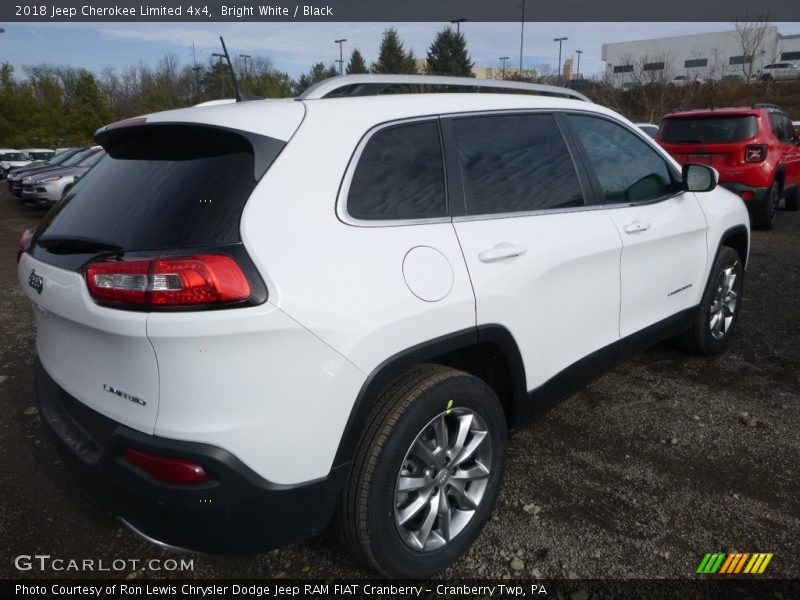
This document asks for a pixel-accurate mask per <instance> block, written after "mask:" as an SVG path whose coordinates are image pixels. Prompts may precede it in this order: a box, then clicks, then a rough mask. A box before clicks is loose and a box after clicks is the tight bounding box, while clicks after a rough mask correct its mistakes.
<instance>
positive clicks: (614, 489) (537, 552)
mask: <svg viewBox="0 0 800 600" xmlns="http://www.w3.org/2000/svg"><path fill="white" fill-rule="evenodd" d="M41 216H42V213H41V211H32V210H29V209H26V208H24V207H23V206H21V205H20V204H19V203H18V202H17V201H16V200H14V199H12V197H11V196H10V194H9V193H8V192H7V191H6V190H5V185H4V184H2V191H0V285H2V293H0V331H1V332H2V340H3V343H2V347H0V455H2V457H3V460H4V465H3V469H0V536H2V540H3V541H4V543H3V550H2V558H0V576H3V577H15V576H20V575H21V574H20V573H19V572H17V571H16V569H15V568H14V565H13V559H14V557H15V556H17V555H19V554H37V553H38V554H49V555H51V556H53V557H63V558H67V559H69V558H104V559H105V560H112V559H115V558H119V559H142V560H144V559H148V558H164V557H168V556H170V555H168V554H166V553H165V552H164V551H162V550H160V549H158V548H157V547H155V546H152V545H150V544H148V543H147V542H144V541H142V540H140V539H139V538H137V537H136V536H135V535H133V534H132V533H130V532H129V531H128V530H127V529H125V528H124V527H123V526H122V525H121V524H120V523H119V522H118V521H116V520H115V519H114V518H113V517H112V516H111V515H110V514H108V513H107V512H105V511H104V510H103V508H102V507H100V506H99V505H98V504H97V503H96V501H95V500H94V499H93V498H92V496H91V495H90V494H89V493H88V492H87V491H86V490H84V489H83V488H82V487H81V486H80V485H79V484H78V483H77V481H76V480H75V479H74V478H73V476H72V475H70V473H69V472H66V471H64V469H63V465H62V463H61V461H60V460H59V457H58V454H57V452H56V450H55V448H54V447H53V445H52V444H51V442H50V439H49V437H47V436H46V435H45V432H44V431H43V429H42V425H41V423H40V421H39V417H38V416H37V414H36V409H35V408H34V407H33V405H34V400H33V378H32V369H31V365H32V359H31V349H32V344H33V321H32V315H31V310H30V307H29V305H28V303H27V301H26V300H25V298H24V297H23V295H22V293H21V292H20V291H19V290H18V286H17V282H16V268H15V263H14V258H13V257H14V254H15V250H16V245H17V241H18V239H19V236H20V234H21V232H22V231H23V230H24V229H25V228H26V227H29V226H32V225H34V224H35V223H36V222H37V220H38V219H39V218H40V217H41ZM799 249H800V213H787V212H781V214H780V215H779V219H778V225H777V229H776V230H774V231H772V232H754V237H753V249H752V254H751V262H750V264H749V268H748V271H747V277H746V282H745V298H746V300H745V303H744V305H743V312H742V318H741V320H740V326H739V329H738V332H737V333H736V335H735V339H733V340H732V345H731V347H730V349H729V351H728V352H727V353H725V354H724V355H722V356H718V357H713V358H697V357H690V356H685V355H683V354H680V353H679V352H677V351H676V350H674V349H673V348H671V347H670V346H669V345H666V344H664V345H659V346H657V347H655V348H652V349H651V350H649V351H648V352H646V353H644V354H642V355H640V356H639V357H637V358H635V359H633V360H631V361H629V362H627V363H625V364H623V365H622V366H621V367H619V368H617V369H616V370H614V371H613V372H611V373H609V374H608V375H606V376H605V377H603V378H601V379H599V380H598V381H596V382H595V383H594V384H593V385H591V386H590V387H588V388H586V389H585V390H584V391H583V392H581V393H579V394H577V395H575V396H573V397H572V398H570V399H569V400H567V401H566V402H564V403H562V404H561V405H560V406H558V407H557V408H555V409H553V410H552V411H551V412H549V413H548V414H547V415H546V416H545V417H544V418H542V419H540V420H539V421H538V422H537V423H535V424H534V425H533V426H532V427H531V428H530V429H527V430H525V431H522V432H519V433H518V434H516V435H515V436H514V437H513V438H512V440H511V443H510V445H509V456H508V465H507V471H506V475H505V480H504V483H503V486H502V491H501V493H500V498H499V502H498V506H497V507H496V510H495V515H494V516H493V518H492V520H491V521H490V522H489V524H488V525H487V526H486V528H485V530H484V532H483V534H482V535H481V536H480V538H479V539H478V540H477V542H476V543H475V545H474V546H473V547H472V549H471V551H470V552H469V553H468V554H467V556H465V557H464V558H463V559H462V560H461V561H460V562H459V563H458V564H456V565H455V566H453V567H452V568H450V569H449V570H448V571H447V572H445V573H443V575H442V577H444V578H448V579H450V578H461V577H475V576H478V577H503V576H512V577H515V578H516V577H530V578H540V577H541V578H564V577H571V578H581V579H583V578H663V577H666V578H683V577H689V576H692V575H693V574H694V570H695V569H696V567H697V565H698V564H699V562H700V560H701V559H702V557H703V555H704V554H705V553H706V552H713V551H727V552H731V551H734V550H737V551H743V552H773V553H775V557H774V558H773V560H772V562H771V564H770V566H769V568H768V569H767V573H766V575H769V576H772V577H784V578H787V577H788V578H798V577H800V561H799V560H798V558H797V557H798V556H800V501H798V498H799V497H800V493H799V492H800V485H798V471H800V462H798V456H800V402H799V400H800V381H798V376H797V368H796V366H795V365H797V364H800V305H799V304H798V297H800V250H799ZM66 574H67V575H73V576H75V575H76V574H69V573H66ZM24 575H35V576H56V575H59V573H53V572H45V573H38V572H36V573H27V574H24ZM61 575H64V574H61ZM119 575H121V576H124V575H128V573H125V572H123V573H120V574H119ZM136 575H137V573H135V572H134V573H130V576H136ZM147 575H154V576H166V574H164V573H163V572H161V573H145V574H143V576H147ZM175 575H176V576H177V575H178V574H175ZM183 575H186V573H184V574H183ZM190 575H191V576H194V577H220V578H225V577H227V578H258V577H314V578H333V577H369V576H371V575H373V573H371V572H370V571H368V570H366V569H365V568H364V567H362V566H361V565H359V564H358V563H356V562H355V561H353V560H352V559H351V558H350V557H349V556H348V555H347V554H346V553H345V552H344V551H343V549H342V547H341V546H340V545H339V544H338V543H337V541H336V539H335V537H334V536H333V535H332V534H331V533H326V534H324V535H322V536H320V537H319V538H316V539H313V540H311V541H309V542H306V543H304V544H299V545H294V546H291V547H287V548H283V549H280V550H276V551H273V552H268V553H264V554H260V555H254V556H246V557H217V556H195V557H194V571H193V573H191V574H190Z"/></svg>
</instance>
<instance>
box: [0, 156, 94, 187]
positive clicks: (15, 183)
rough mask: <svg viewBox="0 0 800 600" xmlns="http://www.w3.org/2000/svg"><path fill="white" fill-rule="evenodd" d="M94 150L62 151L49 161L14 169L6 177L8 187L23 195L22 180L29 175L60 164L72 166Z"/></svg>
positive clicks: (36, 162) (32, 163) (34, 162)
mask: <svg viewBox="0 0 800 600" xmlns="http://www.w3.org/2000/svg"><path fill="white" fill-rule="evenodd" d="M99 149H100V148H99V146H98V147H96V148H95V150H94V151H95V152H96V151H97V150H99ZM91 153H92V151H91V149H90V148H73V149H70V150H67V151H65V152H62V153H61V154H56V155H55V156H54V157H53V158H51V159H50V160H48V161H33V162H31V163H29V164H27V165H25V166H24V167H19V168H16V169H14V170H12V171H11V172H10V173H9V174H8V177H7V178H6V183H7V184H8V189H9V191H10V192H11V193H13V194H14V195H15V196H18V197H20V198H21V197H22V180H23V179H24V178H25V177H27V176H28V175H34V174H36V173H42V172H44V171H48V170H50V169H54V168H57V167H60V166H64V167H67V166H72V165H74V164H75V163H77V162H79V161H80V160H82V159H83V158H85V157H86V156H88V155H89V154H91Z"/></svg>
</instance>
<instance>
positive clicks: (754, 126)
mask: <svg viewBox="0 0 800 600" xmlns="http://www.w3.org/2000/svg"><path fill="white" fill-rule="evenodd" d="M756 133H758V123H757V122H756V118H755V117H754V116H752V115H741V116H719V117H683V118H678V119H665V120H664V122H663V123H662V124H661V131H660V137H661V141H662V142H666V143H667V144H724V143H726V142H741V141H742V140H747V139H750V138H751V137H753V136H754V135H756Z"/></svg>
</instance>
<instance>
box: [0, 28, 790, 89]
mask: <svg viewBox="0 0 800 600" xmlns="http://www.w3.org/2000/svg"><path fill="white" fill-rule="evenodd" d="M445 25H446V24H443V23H47V24H39V23H10V24H7V25H6V24H0V27H3V28H4V29H5V30H6V31H5V33H3V34H0V61H9V62H11V63H12V64H13V65H14V67H15V68H16V69H18V74H21V72H22V67H23V66H24V65H32V64H37V63H42V62H46V63H51V64H58V65H68V66H72V67H84V68H87V69H90V70H92V71H95V72H99V71H100V70H101V69H103V68H104V67H116V68H124V67H126V66H130V65H136V64H138V63H139V62H144V63H147V64H155V63H156V62H157V61H158V60H159V59H160V58H161V57H162V56H163V55H164V54H165V53H167V52H171V53H173V54H175V55H176V56H177V57H178V59H179V60H180V61H181V62H183V63H186V64H189V63H191V61H192V42H194V43H195V45H196V48H197V58H198V61H202V62H207V61H208V60H209V57H210V53H211V52H218V51H219V36H220V35H223V36H224V37H225V42H226V44H227V45H228V49H229V50H230V52H231V54H232V55H236V54H240V53H245V54H252V55H260V56H265V57H268V58H270V59H271V60H272V62H273V63H274V65H275V67H276V68H278V69H280V70H283V71H287V72H288V73H289V74H290V75H292V76H297V75H299V74H300V73H302V72H304V71H307V70H308V69H309V67H310V65H311V64H312V63H314V62H317V61H320V60H322V61H324V62H325V63H327V64H329V63H332V62H333V61H334V60H335V59H337V58H339V56H338V54H339V52H338V46H337V45H336V44H334V43H333V40H334V39H338V38H347V40H348V41H347V42H346V43H345V45H344V51H345V59H346V58H347V56H348V55H349V54H350V52H351V51H352V49H353V48H358V49H359V50H360V51H361V53H362V54H363V55H364V56H365V58H366V59H367V62H368V63H370V62H372V61H374V60H375V59H376V58H377V54H378V45H379V44H380V40H381V34H382V33H383V31H384V29H386V28H387V27H390V26H394V27H396V28H397V30H398V32H399V34H400V38H401V39H402V40H403V42H404V43H405V45H406V47H407V48H411V49H413V50H414V53H415V54H416V56H417V57H418V58H424V57H425V54H426V51H427V48H428V46H429V45H430V43H431V40H432V39H433V36H434V35H435V33H436V32H437V31H438V30H440V29H442V28H443V27H444V26H445ZM777 26H778V30H779V31H780V32H781V33H782V34H785V35H786V34H799V33H800V23H778V24H777ZM730 29H733V25H732V24H731V23H526V24H525V47H524V64H525V66H526V67H530V66H533V65H535V64H539V63H549V64H551V65H553V68H555V66H556V63H557V61H558V44H556V43H554V42H553V41H552V40H553V38H555V37H564V36H566V37H568V38H569V39H568V40H567V41H565V42H564V45H563V54H562V58H563V59H566V58H569V57H572V56H573V52H574V51H575V50H582V51H583V54H582V55H581V72H583V73H585V74H587V75H592V74H600V73H601V72H602V71H603V62H602V61H601V60H600V48H601V46H602V44H604V43H607V42H621V41H629V40H640V39H649V38H655V37H668V36H672V35H686V34H692V33H703V32H713V31H726V30H730ZM461 31H462V33H464V34H465V35H466V38H467V48H468V50H469V52H470V55H471V57H472V60H473V61H475V63H476V65H477V66H482V67H492V66H498V65H499V64H500V61H499V60H498V57H500V56H510V57H511V60H510V61H509V65H514V66H515V65H517V64H519V43H520V24H519V23H518V22H516V23H477V22H475V23H472V22H467V23H463V24H462V25H461Z"/></svg>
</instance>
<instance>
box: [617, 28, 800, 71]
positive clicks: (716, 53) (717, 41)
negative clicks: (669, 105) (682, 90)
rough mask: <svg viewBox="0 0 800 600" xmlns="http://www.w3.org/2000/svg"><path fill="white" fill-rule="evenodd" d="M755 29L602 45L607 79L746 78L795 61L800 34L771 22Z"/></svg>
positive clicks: (799, 55)
mask: <svg viewBox="0 0 800 600" xmlns="http://www.w3.org/2000/svg"><path fill="white" fill-rule="evenodd" d="M762 27H763V26H762ZM760 33H761V32H757V31H755V28H754V30H752V31H747V30H745V32H744V33H740V32H737V31H736V30H731V31H721V32H717V33H700V34H694V35H681V36H675V37H667V38H656V39H649V40H639V41H635V42H618V43H612V44H603V47H602V56H601V57H602V59H603V60H604V61H605V62H606V71H605V75H606V79H607V80H608V81H610V82H612V83H614V84H615V85H623V84H625V83H626V82H632V81H637V82H646V81H669V80H670V79H672V78H673V77H675V76H676V75H686V76H688V77H690V78H700V79H715V80H721V79H723V78H726V79H736V78H746V77H748V76H756V75H757V74H758V71H759V70H760V69H761V68H762V67H763V66H764V65H767V64H770V63H774V62H786V61H788V62H795V63H800V35H781V34H780V33H779V32H778V28H777V27H775V26H772V25H770V26H766V27H763V35H760ZM759 41H760V43H759Z"/></svg>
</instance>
